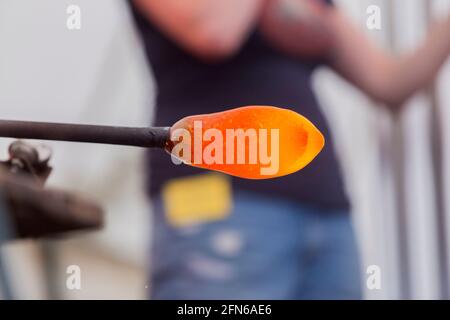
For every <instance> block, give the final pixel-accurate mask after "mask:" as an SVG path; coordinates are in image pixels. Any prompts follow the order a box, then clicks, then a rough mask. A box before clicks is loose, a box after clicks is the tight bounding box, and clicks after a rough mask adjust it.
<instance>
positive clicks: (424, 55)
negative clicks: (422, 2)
mask: <svg viewBox="0 0 450 320" xmlns="http://www.w3.org/2000/svg"><path fill="white" fill-rule="evenodd" d="M449 55H450V15H449V16H448V17H447V19H445V20H442V21H438V22H435V23H433V24H432V25H431V26H430V30H429V33H428V36H427V38H426V39H425V41H424V42H423V43H422V44H421V45H420V46H419V47H418V48H417V49H416V50H415V51H414V52H412V53H410V54H405V55H403V56H400V57H399V58H398V59H397V63H396V65H395V66H396V67H395V68H394V71H393V75H392V78H393V79H392V82H393V83H398V88H397V90H396V91H397V92H396V93H395V94H396V96H398V98H397V100H398V101H400V102H403V101H405V100H407V99H408V98H409V97H411V96H412V95H413V94H414V93H415V92H417V91H418V90H421V89H423V88H425V87H427V86H429V85H430V84H431V83H432V82H433V80H434V79H435V77H436V75H437V74H438V72H439V70H440V68H441V66H442V65H443V64H444V63H445V62H446V61H447V58H448V57H449Z"/></svg>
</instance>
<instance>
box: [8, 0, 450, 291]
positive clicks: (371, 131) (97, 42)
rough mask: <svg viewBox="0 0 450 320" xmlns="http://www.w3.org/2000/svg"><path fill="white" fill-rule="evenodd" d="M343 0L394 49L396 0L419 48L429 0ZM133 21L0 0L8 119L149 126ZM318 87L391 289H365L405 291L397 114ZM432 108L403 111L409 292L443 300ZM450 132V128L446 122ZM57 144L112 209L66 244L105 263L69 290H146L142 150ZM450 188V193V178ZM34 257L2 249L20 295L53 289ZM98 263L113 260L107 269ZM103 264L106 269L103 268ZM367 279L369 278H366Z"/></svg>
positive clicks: (93, 5) (407, 36) (410, 41)
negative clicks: (99, 226)
mask: <svg viewBox="0 0 450 320" xmlns="http://www.w3.org/2000/svg"><path fill="white" fill-rule="evenodd" d="M338 2H339V3H340V4H341V5H342V6H343V7H344V8H345V10H347V11H348V14H349V15H350V16H352V17H353V19H354V20H355V22H356V23H357V24H358V25H359V26H360V27H361V29H363V30H365V31H366V32H367V33H368V34H369V36H371V37H373V38H374V40H375V41H378V42H379V43H380V45H384V46H386V47H388V44H389V39H390V38H392V34H391V33H390V25H389V23H388V22H389V13H390V11H389V8H390V6H391V4H392V3H394V7H395V21H396V23H395V26H394V28H395V29H396V30H397V37H395V39H396V40H397V42H398V43H399V46H400V50H406V49H408V48H411V47H413V46H414V45H416V44H417V43H418V41H420V39H421V37H422V36H423V34H424V27H425V25H424V15H423V7H422V3H423V1H422V0H396V1H390V0H339V1H338ZM435 3H436V6H439V8H445V7H448V5H449V4H450V3H449V1H447V0H439V1H435ZM69 4H77V5H79V6H80V7H81V8H82V29H81V30H79V31H69V30H67V28H66V25H65V23H66V17H67V15H66V8H67V6H68V5H69ZM371 4H376V5H379V6H380V7H381V8H382V19H383V28H382V30H381V31H368V30H367V29H366V28H365V20H366V17H367V15H366V8H367V7H368V6H369V5H371ZM437 12H441V13H442V12H445V10H441V9H440V10H437ZM128 18H129V17H128V15H127V10H126V8H125V5H124V2H123V1H121V0H96V1H89V0H70V1H69V0H39V1H31V0H0V118H11V119H32V120H45V121H67V122H90V123H105V124H121V125H146V124H147V123H148V122H149V121H150V116H151V110H149V106H150V105H152V99H153V85H152V82H151V81H150V79H149V77H148V74H147V71H146V68H144V67H143V65H144V59H143V56H142V52H141V51H140V49H139V46H138V45H137V40H136V37H135V36H134V34H133V30H132V26H131V24H130V23H129V19H128ZM315 83H316V89H317V90H318V91H319V92H320V94H321V100H322V102H323V105H324V109H325V111H326V113H327V116H328V117H329V119H330V122H331V125H332V128H333V130H334V132H335V134H336V136H337V141H338V145H337V148H338V152H339V154H340V156H341V158H342V160H343V161H342V162H343V167H344V170H345V172H346V179H347V182H348V186H349V192H350V194H351V197H352V199H353V201H354V204H355V212H354V217H355V222H356V226H357V230H358V235H359V238H360V243H361V248H362V252H363V257H364V261H363V269H365V268H366V267H367V266H369V265H378V266H380V267H381V270H382V289H381V290H376V291H367V297H368V298H371V299H379V298H388V299H390V298H393V299H395V298H399V297H402V292H401V287H402V283H401V279H402V274H404V270H401V269H400V267H399V266H400V265H401V264H400V262H401V261H400V260H401V259H400V256H401V252H399V247H398V233H397V230H398V227H399V226H398V224H397V222H396V221H397V220H396V205H397V203H396V199H397V197H396V194H395V184H394V179H393V175H392V169H393V167H392V155H393V154H395V152H393V151H392V144H391V138H392V134H393V133H395V129H394V127H393V123H392V119H391V118H390V116H389V115H388V114H387V113H386V112H385V111H383V110H381V109H380V108H377V106H374V105H373V104H372V103H371V102H370V101H368V100H367V99H366V98H365V97H364V96H362V95H361V94H360V93H358V92H357V91H355V90H354V89H353V88H351V87H349V86H348V85H347V84H346V83H344V82H342V81H341V80H340V79H338V78H337V77H336V76H335V75H334V74H332V73H331V72H330V71H328V70H322V71H320V72H319V73H318V74H317V75H316V77H315ZM449 83H450V66H449V65H447V66H446V68H445V70H444V71H443V72H442V75H441V77H440V82H439V88H440V91H439V99H440V102H441V104H440V106H441V108H442V111H443V115H444V116H443V121H445V123H446V124H449V121H450V111H449V110H448V109H449V107H450V106H449V104H450V93H449V90H448V84H449ZM428 105H429V102H428V100H427V98H426V97H425V96H423V95H422V96H417V97H416V98H414V99H413V100H412V101H411V102H410V106H409V107H408V108H407V110H406V111H405V113H404V115H403V116H402V123H403V127H402V128H403V130H404V133H405V136H406V137H407V138H406V159H407V161H406V162H405V163H404V165H405V169H406V170H407V175H406V176H407V187H408V188H407V192H406V195H407V196H406V200H407V201H406V202H407V213H408V219H407V223H406V224H407V225H406V227H407V230H408V233H407V235H408V239H409V243H410V246H409V247H408V248H409V249H408V250H409V251H408V261H407V263H406V264H407V265H408V266H409V269H410V272H411V280H412V283H411V290H410V291H411V297H413V298H424V299H428V298H439V290H438V285H439V282H440V279H439V278H438V272H437V268H438V265H437V255H438V253H437V251H436V241H437V240H436V237H435V229H436V228H435V227H436V220H435V219H434V217H435V215H434V202H433V201H434V200H433V193H434V190H433V186H434V184H433V180H432V176H431V166H430V161H431V160H430V157H429V154H430V148H429V145H430V136H429V128H428V127H427V125H428V123H429V122H428V120H427V119H428V118H429V113H430V108H429V106H428ZM448 128H450V126H448V125H447V127H446V130H449V129H448ZM449 133H450V132H447V131H445V135H444V136H445V137H448V136H450V135H449ZM445 142H446V145H445V157H446V158H445V159H449V156H450V148H449V147H450V145H449V144H450V142H449V141H448V140H445ZM6 145H7V144H6V141H0V151H4V150H5V149H6ZM50 145H51V146H53V148H54V161H53V164H54V167H55V172H54V175H53V177H52V179H51V181H50V183H51V185H53V186H59V187H64V188H68V189H77V190H78V191H81V192H83V193H87V194H89V195H90V196H92V197H94V198H95V199H97V200H99V201H100V202H101V203H103V204H104V205H105V207H106V209H107V210H108V217H107V227H106V229H105V230H104V231H102V232H99V233H96V234H95V235H91V236H89V237H87V238H85V237H77V238H75V240H70V241H65V242H63V243H62V244H59V245H58V247H59V248H60V250H61V248H62V251H63V253H65V254H64V257H65V258H64V259H63V260H62V262H61V263H62V267H64V264H65V263H77V261H80V262H78V263H81V264H83V265H84V264H85V265H86V268H88V269H89V270H91V271H92V270H95V272H94V271H93V273H94V274H95V276H94V277H93V278H92V279H91V280H90V283H91V285H89V290H84V294H85V295H84V296H83V294H77V295H72V294H70V293H67V292H63V295H64V296H65V297H69V298H77V297H88V298H92V297H112V298H114V297H117V295H114V294H113V292H120V297H130V298H139V297H143V291H144V290H143V289H144V286H145V283H146V280H145V265H146V261H145V258H146V256H147V252H146V250H147V244H148V241H147V240H148V237H149V235H150V233H151V229H150V226H151V223H150V221H149V214H148V208H147V207H146V202H145V199H144V196H143V193H142V185H143V181H142V176H143V171H142V165H141V159H142V153H141V151H140V150H136V149H123V148H116V147H109V146H91V145H78V144H65V143H51V144H50ZM111 160H112V161H111ZM446 163H449V161H446ZM448 169H449V168H448V166H447V167H446V170H445V177H446V179H445V181H450V170H448ZM446 194H447V197H446V198H447V199H450V188H449V186H448V185H447V188H446ZM88 247H89V248H90V249H91V250H90V251H89V250H87V248H88ZM86 251H88V252H90V253H85V252H86ZM71 252H72V253H73V254H70V253H71ZM30 253H36V248H35V245H34V244H33V243H25V244H23V243H19V244H15V245H12V246H11V245H9V246H8V247H6V248H3V254H4V255H5V256H8V257H9V260H10V264H11V266H14V270H12V271H14V272H13V274H15V275H16V277H15V279H16V281H15V284H16V285H15V286H14V287H15V289H16V295H17V296H18V297H22V298H40V297H45V296H46V292H45V290H43V289H42V287H43V286H42V280H39V279H40V278H39V263H38V262H36V260H39V259H38V258H36V254H35V257H34V258H33V256H32V255H30ZM73 259H75V260H76V261H75V262H74V260H73ZM77 259H80V260H77ZM99 259H100V260H99ZM24 261H28V263H23V262H24ZM89 261H94V262H95V263H90V262H89ZM99 261H101V262H102V263H103V264H100V265H102V266H103V267H98V265H99ZM21 262H22V263H21ZM93 265H95V266H97V267H96V268H95V269H94V268H93V267H92V266H93ZM16 266H21V267H16ZM58 272H60V273H61V274H58V275H57V276H58V277H64V276H65V274H64V268H62V269H60V270H59V271H58ZM125 273H127V274H132V275H134V276H130V277H128V278H122V279H124V280H123V281H120V280H119V279H120V276H119V275H122V276H123V275H124V274H125ZM361 276H362V278H363V280H364V281H365V279H366V275H365V274H362V275H361ZM115 280H117V282H116V283H115V282H114V281H115Z"/></svg>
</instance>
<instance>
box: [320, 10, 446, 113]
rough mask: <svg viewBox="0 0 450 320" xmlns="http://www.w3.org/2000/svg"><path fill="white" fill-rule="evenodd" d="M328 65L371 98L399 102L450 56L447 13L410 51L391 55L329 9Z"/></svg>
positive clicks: (392, 103) (424, 83)
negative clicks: (331, 37)
mask: <svg viewBox="0 0 450 320" xmlns="http://www.w3.org/2000/svg"><path fill="white" fill-rule="evenodd" d="M332 11H333V13H331V18H330V20H329V21H330V22H331V25H332V30H333V34H334V44H333V46H334V49H333V52H332V56H331V66H332V67H333V68H334V69H335V70H336V71H337V72H338V73H339V74H341V75H342V76H343V77H344V78H346V79H347V80H348V81H350V82H351V83H353V84H355V85H356V86H357V87H359V88H360V89H362V90H363V91H364V92H365V93H367V94H368V95H369V96H370V97H372V98H373V99H375V100H377V101H379V102H382V103H385V104H387V105H389V106H392V107H397V106H400V105H402V104H403V103H404V102H405V101H406V100H407V99H408V98H410V97H411V96H412V95H413V94H414V93H416V92H417V91H419V90H421V89H424V88H425V87H426V86H428V85H430V83H431V82H432V81H433V80H434V78H435V77H436V75H437V73H438V71H439V69H440V67H441V66H442V65H443V64H444V62H445V61H446V59H447V58H448V56H449V55H450V16H449V17H448V18H447V19H445V20H443V21H438V22H434V23H433V24H432V25H431V26H430V29H429V32H428V35H427V37H426V39H425V40H424V41H423V42H422V44H421V45H420V46H419V47H418V48H417V49H416V50H414V51H413V52H410V53H406V54H403V55H400V56H397V57H394V56H392V55H390V54H388V53H386V52H385V51H383V50H381V49H380V48H378V47H376V46H375V45H374V44H373V43H371V42H370V41H369V39H368V38H367V37H366V36H365V35H364V34H363V33H362V32H360V31H359V30H358V29H357V28H356V27H355V26H353V25H352V24H351V22H350V21H349V20H348V19H347V18H346V17H345V16H344V15H343V14H342V13H341V12H339V10H337V9H336V10H332Z"/></svg>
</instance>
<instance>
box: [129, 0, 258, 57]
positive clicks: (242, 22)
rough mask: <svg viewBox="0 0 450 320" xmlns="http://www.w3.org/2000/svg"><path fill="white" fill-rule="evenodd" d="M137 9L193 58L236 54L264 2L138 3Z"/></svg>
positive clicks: (190, 0) (173, 0) (146, 0)
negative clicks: (193, 56)
mask: <svg viewBox="0 0 450 320" xmlns="http://www.w3.org/2000/svg"><path fill="white" fill-rule="evenodd" d="M134 1H135V3H136V5H137V7H138V8H139V9H140V10H141V11H142V12H143V13H144V14H145V15H146V16H147V17H148V18H149V19H151V20H152V22H153V23H154V24H155V25H157V26H158V27H159V28H160V29H161V30H163V32H165V33H166V34H167V35H169V36H170V37H171V38H172V39H173V40H174V41H175V42H177V43H178V44H179V45H180V46H182V47H183V48H185V49H186V50H187V51H189V52H190V53H192V54H193V55H195V56H197V57H199V58H202V59H205V60H217V59H222V58H226V57H228V56H230V55H232V54H233V53H235V52H236V51H237V50H238V49H239V48H240V46H241V44H242V43H243V42H244V40H245V38H246V36H247V35H248V33H249V32H250V30H251V28H252V27H253V26H254V25H255V22H256V20H257V18H258V15H259V11H260V8H261V6H262V3H263V1H264V0H244V1H243V0H134Z"/></svg>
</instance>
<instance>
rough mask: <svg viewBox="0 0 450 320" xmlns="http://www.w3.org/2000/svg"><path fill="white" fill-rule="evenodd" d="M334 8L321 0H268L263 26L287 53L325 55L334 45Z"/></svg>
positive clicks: (271, 41)
mask: <svg viewBox="0 0 450 320" xmlns="http://www.w3.org/2000/svg"><path fill="white" fill-rule="evenodd" d="M330 10H333V9H332V8H331V7H329V6H327V5H326V4H325V3H323V2H322V1H321V0H267V2H266V5H265V7H264V8H263V10H262V15H261V19H260V30H261V32H262V33H263V35H264V36H265V37H266V39H267V40H268V41H269V42H270V43H271V44H272V45H273V46H274V47H276V48H277V49H279V50H282V51H283V52H284V53H287V54H289V55H291V56H294V57H298V58H306V59H320V58H324V57H325V56H327V55H328V54H329V53H330V52H331V50H332V47H333V36H332V28H331V24H330V23H329V22H328V20H329V19H328V18H329V17H328V16H329V13H330Z"/></svg>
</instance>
